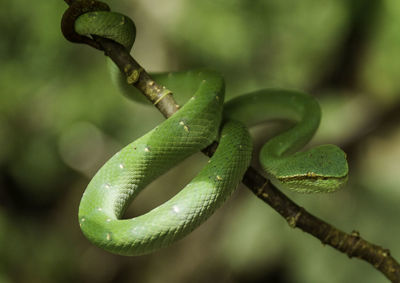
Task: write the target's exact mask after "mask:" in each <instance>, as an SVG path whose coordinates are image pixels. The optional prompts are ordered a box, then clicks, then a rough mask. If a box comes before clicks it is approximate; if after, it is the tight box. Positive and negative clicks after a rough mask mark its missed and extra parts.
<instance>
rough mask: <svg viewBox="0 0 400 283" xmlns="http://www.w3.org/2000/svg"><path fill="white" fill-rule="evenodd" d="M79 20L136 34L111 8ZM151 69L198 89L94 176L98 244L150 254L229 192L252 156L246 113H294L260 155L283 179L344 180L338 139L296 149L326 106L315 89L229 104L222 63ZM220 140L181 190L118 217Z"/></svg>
mask: <svg viewBox="0 0 400 283" xmlns="http://www.w3.org/2000/svg"><path fill="white" fill-rule="evenodd" d="M75 30H76V32H77V33H79V34H82V35H89V34H96V35H99V36H103V37H107V38H110V39H113V40H115V41H117V42H119V43H121V44H122V45H124V46H125V47H126V48H128V49H130V48H131V47H132V44H133V42H134V38H135V27H134V24H133V22H132V21H131V20H129V19H128V18H127V17H125V16H123V15H121V14H118V13H111V12H90V13H86V14H84V15H82V16H80V17H79V18H78V19H77V20H76V22H75ZM154 78H155V79H156V81H158V82H159V83H160V84H162V85H165V86H166V87H168V88H169V89H171V90H173V91H174V93H175V94H177V95H178V96H179V94H180V93H194V96H193V97H192V98H191V99H190V100H189V101H188V102H187V103H186V104H185V105H184V106H183V107H182V108H181V109H180V110H179V111H178V112H176V113H175V114H174V115H172V116H171V117H170V118H169V119H167V120H166V121H164V122H163V123H161V124H160V125H159V126H157V127H156V128H155V129H153V130H152V131H150V132H149V133H147V134H146V135H144V136H143V137H141V138H139V139H137V140H136V141H134V142H132V143H131V144H129V145H127V146H126V147H125V148H123V149H122V150H121V151H120V152H118V153H117V154H115V155H114V156H113V157H112V158H111V159H110V160H109V161H108V162H107V163H106V164H105V165H104V166H103V167H102V168H101V169H100V170H99V171H98V172H97V174H96V175H95V176H94V178H93V179H92V180H91V182H90V184H89V185H88V187H87V189H86V191H85V193H84V195H83V197H82V201H81V204H80V207H79V223H80V226H81V229H82V231H83V233H84V234H85V236H86V237H87V238H88V239H89V240H90V241H91V242H93V243H94V244H95V245H97V246H99V247H101V248H104V249H105V250H108V251H110V252H113V253H117V254H122V255H141V254H146V253H150V252H153V251H155V250H157V249H159V248H162V247H165V246H168V245H170V244H171V243H173V242H175V241H176V240H178V239H180V238H182V237H184V236H185V235H187V234H188V233H190V232H191V231H192V230H193V229H195V228H196V227H198V226H199V225H200V224H201V223H203V222H204V221H205V220H206V219H207V218H208V217H209V216H211V215H212V214H213V212H214V211H215V210H216V209H217V208H218V207H219V206H220V205H221V204H222V203H223V202H224V201H225V200H226V199H227V198H228V197H229V196H230V195H231V193H232V192H233V190H234V189H235V188H236V187H237V185H238V183H239V182H240V181H241V179H242V177H243V175H244V173H245V171H246V169H247V168H248V166H249V164H250V159H251V152H252V142H251V139H250V136H249V133H248V131H247V127H246V126H245V125H244V124H243V123H245V124H247V125H248V126H251V125H252V124H255V123H259V122H260V121H265V120H269V119H286V120H290V121H293V122H294V126H293V127H292V128H291V129H289V130H287V131H286V132H284V133H282V134H280V135H278V136H276V137H274V138H272V139H271V140H270V141H268V142H267V143H266V144H265V145H264V147H263V149H262V150H261V155H260V161H261V163H262V165H263V167H264V169H265V170H266V174H267V175H268V177H269V178H270V179H271V180H272V181H273V182H274V184H275V185H277V186H278V187H286V188H289V189H292V190H295V191H300V192H328V191H334V190H337V189H338V188H339V187H340V186H342V185H343V184H344V183H345V182H346V179H347V170H348V169H347V163H346V158H345V154H344V152H343V151H341V150H340V149H339V148H338V147H336V146H334V145H324V146H320V147H316V148H313V149H311V150H309V151H306V152H303V153H296V151H297V150H299V149H300V148H301V147H303V146H304V145H305V144H306V143H307V142H308V141H309V140H310V139H311V138H312V136H313V134H314V132H315V131H316V129H317V128H318V125H319V120H320V116H321V114H320V109H319V106H318V104H317V102H316V101H315V100H314V99H313V98H312V97H310V96H308V95H306V94H303V93H300V92H295V91H284V90H263V91H259V92H256V93H252V94H247V95H243V96H240V97H238V98H235V99H233V100H231V101H229V102H228V103H226V104H225V106H224V104H223V101H224V82H223V79H222V77H221V76H219V75H218V74H217V73H214V72H209V71H196V72H195V71H192V72H179V73H169V74H158V75H155V76H154ZM121 82H123V81H122V80H121ZM125 89H127V88H125ZM130 89H131V92H135V91H133V88H130ZM129 97H132V93H130V94H129ZM222 112H223V114H222ZM222 120H223V122H222V123H221V121H222ZM218 133H220V135H219V134H218ZM214 140H219V146H218V148H217V150H216V152H215V154H214V155H213V157H212V158H211V159H210V161H209V163H208V164H207V165H206V166H205V167H204V168H203V169H202V170H201V171H200V173H199V174H198V175H197V176H196V177H195V178H194V179H193V180H192V181H191V182H190V183H189V184H188V185H187V186H186V187H185V188H184V189H183V190H182V191H180V192H179V193H178V194H177V195H175V196H174V197H173V198H172V199H170V200H169V201H167V202H165V203H164V204H162V205H160V206H158V207H156V208H155V209H153V210H151V211H150V212H148V213H146V214H144V215H141V216H139V217H135V218H132V219H121V217H122V216H123V214H124V211H125V209H126V208H127V206H128V205H129V203H130V202H131V200H132V199H133V198H135V197H136V196H137V194H138V193H139V192H140V191H141V190H142V189H143V188H144V187H145V186H146V185H148V184H149V183H150V182H151V181H153V180H154V179H156V178H157V177H158V176H160V175H162V174H163V173H165V172H166V171H167V170H168V169H170V168H172V167H174V166H175V165H176V164H178V163H179V162H180V161H182V160H184V159H185V158H186V157H188V156H190V155H191V154H193V153H195V152H198V151H199V150H201V149H203V148H205V147H206V146H208V145H209V144H211V143H212V142H213V141H214Z"/></svg>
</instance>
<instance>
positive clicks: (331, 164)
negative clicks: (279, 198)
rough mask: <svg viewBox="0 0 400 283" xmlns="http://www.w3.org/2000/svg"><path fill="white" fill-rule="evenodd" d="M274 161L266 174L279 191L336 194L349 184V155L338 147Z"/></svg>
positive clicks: (320, 148) (331, 146) (313, 149)
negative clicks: (347, 156)
mask: <svg viewBox="0 0 400 283" xmlns="http://www.w3.org/2000/svg"><path fill="white" fill-rule="evenodd" d="M271 159H272V161H271V162H269V166H268V168H265V170H266V172H267V174H268V177H269V178H270V179H271V182H272V183H273V184H274V185H276V186H278V187H284V188H287V189H290V190H293V191H297V192H302V193H317V192H333V191H336V190H338V189H339V188H340V187H342V186H343V185H344V184H345V183H346V182H347V176H348V165H347V160H346V154H345V153H344V152H343V151H342V150H341V149H340V148H339V147H337V146H335V145H321V146H318V147H314V148H312V149H310V150H308V151H305V152H297V153H295V154H293V155H289V156H284V157H279V158H271Z"/></svg>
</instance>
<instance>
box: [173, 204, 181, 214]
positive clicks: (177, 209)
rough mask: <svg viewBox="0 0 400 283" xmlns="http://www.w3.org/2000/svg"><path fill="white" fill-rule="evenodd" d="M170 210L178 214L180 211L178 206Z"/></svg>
mask: <svg viewBox="0 0 400 283" xmlns="http://www.w3.org/2000/svg"><path fill="white" fill-rule="evenodd" d="M172 209H173V210H174V212H175V213H179V211H180V209H179V206H177V205H174V206H173V207H172Z"/></svg>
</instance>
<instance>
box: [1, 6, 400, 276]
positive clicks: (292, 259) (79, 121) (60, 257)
mask: <svg viewBox="0 0 400 283" xmlns="http://www.w3.org/2000/svg"><path fill="white" fill-rule="evenodd" d="M108 3H109V4H110V5H111V7H112V8H113V10H115V11H120V12H123V13H125V14H127V15H129V16H131V17H132V18H133V19H134V20H135V22H136V26H137V30H138V35H137V40H136V43H135V46H134V50H133V55H134V56H135V58H136V59H137V60H138V61H139V62H140V63H141V64H142V65H143V66H144V67H145V68H146V69H147V70H149V71H167V70H184V69H193V68H198V67H208V68H211V69H215V70H218V71H219V72H221V73H222V74H224V75H225V78H226V83H227V97H228V98H229V97H232V96H235V95H238V94H241V93H244V92H248V91H253V90H256V89H260V88H265V87H283V88H291V89H301V90H305V91H309V92H311V93H312V94H313V95H314V96H315V97H316V98H317V99H318V100H319V101H320V102H321V105H322V108H323V115H324V116H323V121H322V124H321V129H320V130H319V132H318V134H317V135H316V137H315V139H314V140H313V144H320V143H336V144H338V145H340V146H341V147H342V148H343V149H344V150H345V151H346V152H347V153H348V157H349V162H350V170H351V174H350V179H349V184H348V185H347V186H346V187H345V188H344V189H343V190H341V191H340V192H337V193H334V194H328V195H298V194H293V193H288V192H285V193H287V194H288V195H289V196H290V197H291V198H293V199H294V200H295V201H296V202H298V203H299V204H300V205H302V206H304V207H305V208H307V209H308V210H309V211H310V212H311V213H313V214H315V215H317V216H319V217H321V218H322V219H324V220H326V221H328V222H329V223H331V224H333V225H334V226H336V227H338V228H340V229H342V230H344V231H346V232H351V231H352V230H358V231H360V233H361V236H363V237H364V238H365V239H367V240H369V241H371V242H374V243H376V244H379V245H382V246H384V247H386V248H390V250H391V252H392V254H393V255H394V257H395V258H397V259H400V242H399V240H398V239H399V237H400V226H399V225H398V223H399V218H398V216H399V215H400V205H399V204H400V174H399V170H400V162H399V160H400V146H399V144H400V115H399V113H400V112H399V111H400V92H399V91H400V80H399V79H398V76H399V74H400V63H399V62H400V52H399V45H400V32H399V26H400V2H399V1H398V0H371V1H362V0H323V1H317V0H303V1H295V0H292V1H278V0H264V1H261V0H247V1H246V0H201V1H200V0H198V1H188V0H170V1H163V0H136V1H134V0H120V1H108ZM65 8H66V4H65V3H64V2H63V1H62V0H53V1H48V0H36V1H34V2H32V3H27V1H23V0H14V1H7V2H5V1H3V2H1V4H0V33H1V39H0V282H71V281H73V282H178V283H179V282H278V283H279V282H285V283H289V282H293V283H297V282H318V283H324V282H326V283H330V282H386V279H385V278H384V277H383V275H381V274H380V273H379V272H377V271H376V270H374V269H373V268H372V266H370V265H368V264H367V263H364V262H362V261H359V260H356V259H351V260H350V259H349V258H348V257H347V256H345V255H343V254H341V253H339V252H337V251H335V250H333V249H332V248H330V247H323V246H322V245H321V243H320V242H319V241H318V240H316V239H315V238H312V237H311V236H309V235H308V234H305V233H303V232H302V231H300V230H299V229H295V230H293V229H291V228H289V226H288V225H287V224H286V222H285V221H284V219H282V218H281V217H280V216H279V215H278V214H277V213H276V212H275V211H273V210H272V209H271V208H270V207H269V206H267V205H265V204H264V203H263V202H261V201H260V200H258V199H257V198H256V197H255V196H254V195H253V194H251V193H250V192H249V191H248V190H247V189H245V188H244V187H240V188H239V189H238V190H237V192H236V193H235V194H234V195H233V197H232V198H231V199H230V200H229V201H228V202H227V204H226V205H224V206H223V208H222V209H220V210H219V211H218V212H217V213H216V214H215V215H214V216H213V217H212V218H211V219H210V220H209V221H207V222H206V223H205V224H204V225H202V226H201V227H200V228H199V229H197V230H196V231H195V232H193V233H192V234H190V235H189V236H188V237H186V238H185V239H183V240H181V241H180V242H178V243H176V244H174V245H173V246H171V247H170V248H167V249H163V250H161V251H159V252H156V253H154V254H151V255H148V256H142V257H134V258H128V257H121V256H115V255H111V254H108V253H106V252H104V251H103V250H100V249H98V248H96V247H94V246H93V245H91V244H90V243H89V242H88V241H87V240H86V239H85V238H84V237H83V235H82V234H81V232H80V230H79V226H78V221H77V210H78V205H79V200H80V197H81V195H82V193H83V191H84V189H85V187H86V185H87V183H88V181H89V180H90V178H91V177H92V176H93V174H94V173H95V172H96V170H97V169H98V168H99V167H100V166H101V165H102V164H103V163H104V162H105V160H107V159H108V158H109V157H110V156H111V155H112V154H113V153H115V152H116V151H118V150H119V149H120V148H122V147H123V146H124V145H125V144H127V143H129V142H130V141H132V140H134V139H135V138H137V137H139V136H141V135H142V134H144V133H146V132H147V131H148V130H150V129H151V128H152V127H153V126H155V125H157V124H158V123H160V122H161V121H162V120H163V119H162V117H161V115H160V114H159V113H158V112H157V111H156V110H155V109H152V108H151V107H145V106H141V105H137V104H135V103H133V102H130V101H128V100H127V99H126V98H125V97H123V96H122V95H120V94H119V93H118V90H117V88H116V87H115V86H113V85H112V83H111V81H110V78H109V75H108V72H107V68H106V64H105V60H104V56H103V55H102V54H101V53H100V52H96V51H94V50H93V49H91V48H89V47H86V46H79V45H74V44H72V43H69V42H67V41H66V40H65V39H64V38H63V37H62V35H61V32H60V27H59V26H60V24H59V23H60V19H61V16H62V13H63V11H64V10H65ZM278 129H279V125H278V124H273V125H271V126H268V127H261V128H260V127H259V128H256V129H253V130H252V132H253V134H254V137H255V143H256V145H258V146H259V145H260V143H261V142H262V139H260V136H263V138H264V139H265V137H268V136H269V135H270V134H271V133H274V132H276V131H277V130H278ZM205 162H206V158H205V157H204V156H202V155H201V154H198V155H196V156H193V157H191V158H190V159H189V160H187V161H185V163H184V164H183V165H182V166H180V167H178V168H175V169H174V170H172V171H171V172H169V173H168V174H167V175H165V176H163V177H162V178H161V179H160V180H157V181H155V182H154V183H153V184H152V185H151V186H150V188H149V189H148V190H146V191H145V192H144V193H143V194H142V195H141V196H139V198H138V199H137V200H135V201H134V203H133V205H132V207H131V209H130V211H129V215H137V214H140V213H143V212H145V211H146V210H149V209H150V208H151V207H154V206H156V205H158V204H160V203H162V202H163V201H165V200H167V199H168V198H169V197H170V196H172V195H173V194H174V193H175V192H177V191H178V190H179V188H180V187H181V186H182V185H183V184H185V183H186V182H187V181H188V180H190V179H191V178H192V177H193V176H194V175H195V173H196V171H197V170H198V169H199V168H200V167H201V166H202V165H203V164H204V163H205ZM158 185H160V186H158ZM161 188H162V190H161Z"/></svg>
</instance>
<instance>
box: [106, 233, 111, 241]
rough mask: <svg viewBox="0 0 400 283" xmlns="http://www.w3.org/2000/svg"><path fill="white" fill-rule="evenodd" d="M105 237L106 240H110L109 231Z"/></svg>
mask: <svg viewBox="0 0 400 283" xmlns="http://www.w3.org/2000/svg"><path fill="white" fill-rule="evenodd" d="M106 238H107V241H109V240H111V235H110V233H107V236H106Z"/></svg>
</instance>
